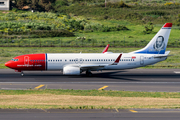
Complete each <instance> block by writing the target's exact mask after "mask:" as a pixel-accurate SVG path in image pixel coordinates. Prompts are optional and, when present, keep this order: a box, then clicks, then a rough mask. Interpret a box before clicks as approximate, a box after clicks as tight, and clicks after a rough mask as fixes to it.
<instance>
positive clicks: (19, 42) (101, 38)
mask: <svg viewBox="0 0 180 120" xmlns="http://www.w3.org/2000/svg"><path fill="white" fill-rule="evenodd" d="M93 22H95V23H101V24H103V25H108V26H118V25H119V24H120V25H125V26H127V28H129V29H130V30H124V31H123V30H122V31H115V32H89V33H85V32H82V33H78V32H76V33H75V35H76V37H53V38H30V39H16V38H15V39H12V40H10V39H9V40H8V39H6V38H3V39H0V46H10V47H11V46H17V47H18V46H21V47H23V46H24V47H25V46H37V47H40V46H57V47H59V46H72V47H73V46H78V47H87V46H105V45H107V44H110V45H111V46H115V47H117V46H118V47H143V46H145V45H146V44H147V43H148V42H149V41H150V40H151V39H152V38H153V37H154V35H155V34H156V33H157V32H158V31H159V30H160V29H161V27H162V26H163V24H155V25H154V30H153V32H152V33H151V34H144V33H143V31H144V30H145V28H144V27H145V25H135V24H132V23H130V22H127V21H118V20H93ZM179 28H180V27H178V26H175V25H173V27H172V30H171V34H170V37H169V43H168V46H169V47H180V40H179V34H180V30H179ZM77 37H85V40H82V39H79V40H78V39H77ZM12 41H13V42H12Z"/></svg>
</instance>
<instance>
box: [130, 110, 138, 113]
mask: <svg viewBox="0 0 180 120" xmlns="http://www.w3.org/2000/svg"><path fill="white" fill-rule="evenodd" d="M129 111H131V112H133V113H137V112H138V111H135V110H129Z"/></svg>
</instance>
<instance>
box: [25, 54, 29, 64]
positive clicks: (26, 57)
mask: <svg viewBox="0 0 180 120" xmlns="http://www.w3.org/2000/svg"><path fill="white" fill-rule="evenodd" d="M24 65H29V57H28V56H25V57H24Z"/></svg>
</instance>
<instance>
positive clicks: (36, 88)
mask: <svg viewBox="0 0 180 120" xmlns="http://www.w3.org/2000/svg"><path fill="white" fill-rule="evenodd" d="M43 86H44V85H39V86H37V87H35V88H34V89H39V88H41V87H43Z"/></svg>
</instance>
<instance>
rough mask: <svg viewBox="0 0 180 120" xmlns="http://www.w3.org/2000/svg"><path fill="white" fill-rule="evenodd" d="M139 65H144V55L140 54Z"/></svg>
mask: <svg viewBox="0 0 180 120" xmlns="http://www.w3.org/2000/svg"><path fill="white" fill-rule="evenodd" d="M140 65H144V56H140Z"/></svg>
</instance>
